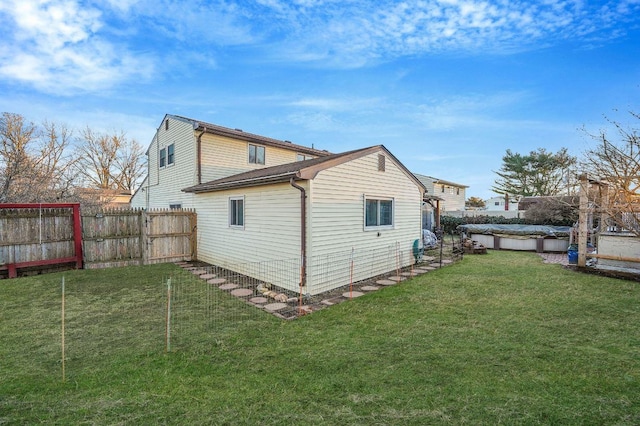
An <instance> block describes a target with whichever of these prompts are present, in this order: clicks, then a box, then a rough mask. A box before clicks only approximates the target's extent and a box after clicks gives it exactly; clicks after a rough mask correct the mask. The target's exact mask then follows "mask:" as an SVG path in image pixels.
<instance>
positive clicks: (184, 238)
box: [145, 210, 197, 263]
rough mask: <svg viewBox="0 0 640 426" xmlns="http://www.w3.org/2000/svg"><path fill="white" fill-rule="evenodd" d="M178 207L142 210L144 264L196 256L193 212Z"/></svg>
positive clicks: (194, 217) (187, 258)
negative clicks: (163, 209) (144, 249)
mask: <svg viewBox="0 0 640 426" xmlns="http://www.w3.org/2000/svg"><path fill="white" fill-rule="evenodd" d="M186 213H188V214H185V212H184V211H181V210H169V211H154V210H152V211H148V212H145V216H146V219H145V225H146V228H147V231H146V246H147V249H146V255H147V258H146V259H145V263H163V262H172V261H177V260H189V259H195V258H196V240H197V239H196V215H195V213H194V212H189V211H187V212H186Z"/></svg>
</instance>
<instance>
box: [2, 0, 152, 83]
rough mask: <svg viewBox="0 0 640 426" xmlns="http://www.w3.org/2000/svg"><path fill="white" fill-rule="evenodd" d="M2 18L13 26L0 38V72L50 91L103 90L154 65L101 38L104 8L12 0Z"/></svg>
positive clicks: (62, 0)
mask: <svg viewBox="0 0 640 426" xmlns="http://www.w3.org/2000/svg"><path fill="white" fill-rule="evenodd" d="M0 22H1V23H2V24H3V26H4V27H5V29H10V31H7V32H6V33H5V35H4V37H3V38H2V40H1V41H0V52H2V53H0V76H1V77H2V78H5V79H8V80H11V81H15V82H20V83H23V84H27V85H30V86H33V87H35V88H37V89H39V90H42V91H45V92H49V93H55V94H63V95H66V94H71V93H77V92H86V91H94V90H100V89H104V88H109V87H110V86H112V85H113V84H116V83H118V82H119V81H123V80H126V79H127V78H129V77H131V76H133V75H136V76H146V75H148V74H149V73H150V72H151V69H152V65H151V64H150V63H149V62H148V61H144V60H143V59H142V58H139V57H137V56H136V55H133V54H132V53H129V52H128V51H127V50H126V48H123V47H122V46H116V45H115V44H113V43H112V42H110V41H108V40H106V39H105V38H102V37H100V36H99V31H100V30H101V29H102V28H103V25H104V23H103V21H102V13H101V12H100V11H99V10H97V9H95V8H93V7H89V6H86V5H83V4H81V3H80V2H78V1H75V0H43V1H34V0H10V1H8V2H5V3H2V5H0Z"/></svg>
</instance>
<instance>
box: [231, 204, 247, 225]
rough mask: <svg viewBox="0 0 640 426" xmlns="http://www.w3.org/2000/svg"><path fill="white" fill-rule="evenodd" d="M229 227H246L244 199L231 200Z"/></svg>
mask: <svg viewBox="0 0 640 426" xmlns="http://www.w3.org/2000/svg"><path fill="white" fill-rule="evenodd" d="M229 226H230V227H233V228H243V227H244V197H232V198H229Z"/></svg>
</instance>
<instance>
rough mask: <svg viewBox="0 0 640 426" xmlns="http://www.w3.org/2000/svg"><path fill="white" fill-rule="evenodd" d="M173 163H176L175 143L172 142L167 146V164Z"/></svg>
mask: <svg viewBox="0 0 640 426" xmlns="http://www.w3.org/2000/svg"><path fill="white" fill-rule="evenodd" d="M173 163H175V156H174V145H173V144H171V145H169V146H168V147H167V166H170V165H172V164H173Z"/></svg>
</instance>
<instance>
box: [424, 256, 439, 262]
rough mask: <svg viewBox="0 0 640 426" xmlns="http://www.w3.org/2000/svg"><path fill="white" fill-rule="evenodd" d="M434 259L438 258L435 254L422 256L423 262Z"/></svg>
mask: <svg viewBox="0 0 640 426" xmlns="http://www.w3.org/2000/svg"><path fill="white" fill-rule="evenodd" d="M434 260H436V258H435V257H433V256H423V257H422V261H423V262H433V261H434Z"/></svg>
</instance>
